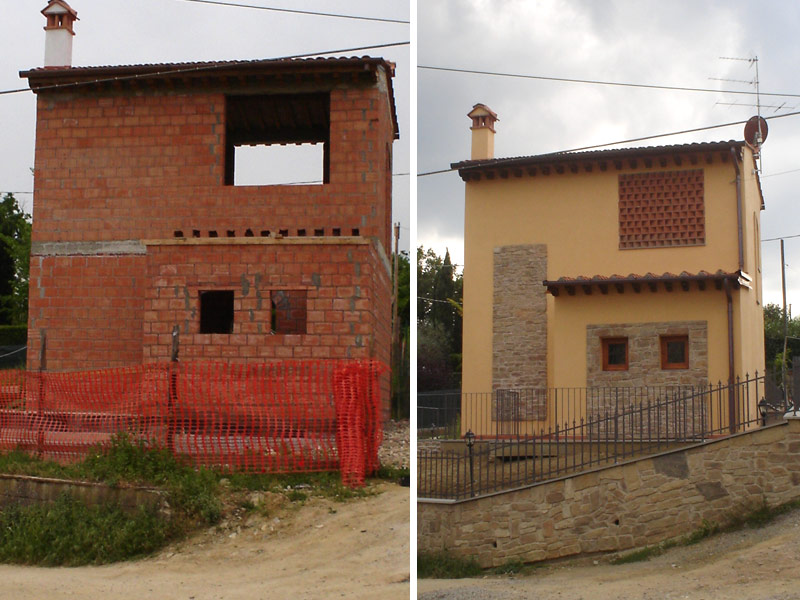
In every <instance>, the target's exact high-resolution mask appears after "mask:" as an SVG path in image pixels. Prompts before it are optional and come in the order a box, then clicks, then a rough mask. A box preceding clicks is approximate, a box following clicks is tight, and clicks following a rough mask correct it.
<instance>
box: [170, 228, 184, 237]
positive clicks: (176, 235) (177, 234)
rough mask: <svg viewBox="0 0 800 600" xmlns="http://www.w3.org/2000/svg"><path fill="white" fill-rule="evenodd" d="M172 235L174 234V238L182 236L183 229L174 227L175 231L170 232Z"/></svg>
mask: <svg viewBox="0 0 800 600" xmlns="http://www.w3.org/2000/svg"><path fill="white" fill-rule="evenodd" d="M172 235H174V236H175V237H176V238H182V237H183V231H181V230H180V229H176V230H175V231H173V232H172Z"/></svg>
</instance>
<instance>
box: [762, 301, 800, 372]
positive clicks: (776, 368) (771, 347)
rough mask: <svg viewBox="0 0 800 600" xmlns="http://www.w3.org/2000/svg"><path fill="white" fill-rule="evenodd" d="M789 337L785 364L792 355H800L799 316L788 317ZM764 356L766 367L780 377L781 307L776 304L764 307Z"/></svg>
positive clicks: (781, 343) (781, 351) (781, 354)
mask: <svg viewBox="0 0 800 600" xmlns="http://www.w3.org/2000/svg"><path fill="white" fill-rule="evenodd" d="M788 333H789V339H788V340H787V343H786V366H787V367H788V368H791V365H792V362H791V361H792V357H793V356H800V339H798V338H800V318H794V319H792V318H789V332H788ZM764 358H765V364H766V367H767V369H769V370H770V371H772V372H773V373H774V374H776V376H777V378H778V379H780V375H779V374H780V373H781V363H782V360H783V309H782V308H781V307H780V306H778V305H777V304H767V305H766V306H765V307H764Z"/></svg>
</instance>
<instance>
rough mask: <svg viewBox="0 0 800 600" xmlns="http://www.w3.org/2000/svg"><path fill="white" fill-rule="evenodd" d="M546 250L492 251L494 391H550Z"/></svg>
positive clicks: (541, 247)
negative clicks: (539, 389) (548, 385)
mask: <svg viewBox="0 0 800 600" xmlns="http://www.w3.org/2000/svg"><path fill="white" fill-rule="evenodd" d="M546 278H547V246H546V245H544V244H531V245H524V246H502V247H498V248H495V249H494V302H493V313H492V336H493V339H492V389H493V390H498V389H502V390H509V389H510V390H520V389H530V388H545V387H547V314H546V310H547V302H546V299H545V288H544V286H543V285H542V281H543V280H544V279H546Z"/></svg>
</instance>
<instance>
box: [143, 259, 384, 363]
mask: <svg viewBox="0 0 800 600" xmlns="http://www.w3.org/2000/svg"><path fill="white" fill-rule="evenodd" d="M147 262H148V265H147V280H148V281H150V282H152V285H151V286H150V287H148V288H147V289H146V290H145V312H144V338H143V347H144V360H145V361H146V362H149V361H152V360H163V359H165V358H169V355H170V350H171V337H172V336H171V332H172V327H173V325H179V326H180V355H181V358H186V359H200V358H202V359H219V360H223V359H224V360H231V361H237V360H244V361H246V360H248V359H258V360H264V359H289V358H367V357H375V358H379V359H380V360H383V361H385V362H387V363H388V360H386V358H387V357H386V356H385V355H384V356H379V355H378V353H377V350H376V346H377V344H376V340H374V339H373V338H374V335H375V328H376V321H377V320H378V319H379V315H378V314H376V313H375V312H374V311H373V310H372V306H373V305H376V304H378V302H376V298H375V294H376V291H377V288H378V286H379V285H381V283H382V284H383V285H384V286H385V287H388V278H386V277H384V278H381V277H380V276H379V275H378V276H377V277H376V276H375V274H374V273H373V269H374V268H375V265H373V264H372V261H371V257H370V246H369V245H368V244H359V245H355V244H353V245H344V244H343V245H331V246H328V245H325V246H322V245H320V246H315V245H292V246H290V247H288V248H287V247H283V246H281V245H278V244H275V245H252V246H251V245H199V246H189V245H169V246H150V247H148V256H147ZM378 268H379V269H380V268H383V266H382V265H378ZM381 279H383V280H384V281H383V282H381ZM208 289H216V290H233V293H234V301H233V307H234V318H233V331H232V333H231V334H218V333H210V334H209V333H200V320H199V311H200V292H201V291H203V290H208ZM295 290H302V291H305V293H306V309H307V311H306V333H305V334H303V335H298V334H281V333H273V332H272V331H271V329H270V321H271V315H270V312H271V302H270V299H271V297H272V296H273V295H274V294H276V293H281V292H284V291H295ZM380 293H381V296H383V298H385V297H386V293H388V290H380ZM381 320H383V319H381ZM379 331H381V329H379ZM381 333H383V332H382V331H381ZM380 341H381V344H380V345H384V344H385V342H386V340H380Z"/></svg>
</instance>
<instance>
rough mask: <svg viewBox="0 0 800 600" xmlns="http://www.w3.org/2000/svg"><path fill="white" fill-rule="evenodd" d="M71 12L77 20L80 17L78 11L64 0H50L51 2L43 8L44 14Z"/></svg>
mask: <svg viewBox="0 0 800 600" xmlns="http://www.w3.org/2000/svg"><path fill="white" fill-rule="evenodd" d="M65 13H69V14H70V15H72V16H73V17H74V18H75V20H79V19H78V12H77V11H76V10H75V9H74V8H72V7H71V6H70V5H69V4H67V3H66V2H64V0H50V3H49V4H48V5H47V6H45V7H44V8H43V9H42V14H43V15H63V14H65Z"/></svg>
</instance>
